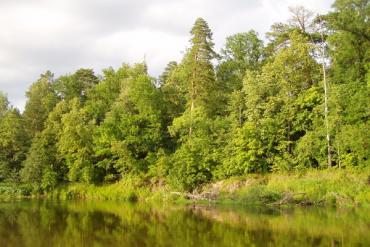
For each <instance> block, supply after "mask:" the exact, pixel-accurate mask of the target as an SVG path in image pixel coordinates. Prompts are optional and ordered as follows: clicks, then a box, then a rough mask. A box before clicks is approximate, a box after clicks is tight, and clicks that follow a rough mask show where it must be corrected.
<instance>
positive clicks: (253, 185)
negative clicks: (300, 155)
mask: <svg viewBox="0 0 370 247" xmlns="http://www.w3.org/2000/svg"><path fill="white" fill-rule="evenodd" d="M369 176H370V173H369V170H348V169H347V170H342V169H328V170H308V171H306V172H301V173H283V174H269V175H265V176H261V175H250V176H246V177H239V178H232V179H230V180H225V181H223V182H222V184H221V185H220V186H219V187H220V188H219V194H220V197H219V201H220V202H224V203H226V202H230V201H231V202H237V203H242V204H270V205H288V204H294V205H326V206H338V207H342V206H360V205H362V206H370V184H369ZM230 188H232V189H230Z"/></svg>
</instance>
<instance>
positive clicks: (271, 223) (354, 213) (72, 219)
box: [0, 201, 370, 247]
mask: <svg viewBox="0 0 370 247" xmlns="http://www.w3.org/2000/svg"><path fill="white" fill-rule="evenodd" d="M0 243H1V244H0V246H9V247H10V246H11V247H13V246H17V247H19V246H31V247H33V246H45V247H46V246H47V247H53V246H140V247H141V246H171V247H172V246H180V247H181V246H187V247H188V246H235V247H238V246H370V219H369V214H368V212H367V211H366V210H364V209H363V210H330V209H322V208H301V209H295V210H271V209H258V208H254V209H253V208H231V207H205V206H203V207H192V206H191V207H180V206H158V205H157V206H153V205H151V206H149V205H146V204H140V203H139V204H125V203H113V202H50V201H20V202H12V203H9V202H7V203H0Z"/></svg>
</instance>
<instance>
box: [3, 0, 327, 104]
mask: <svg viewBox="0 0 370 247" xmlns="http://www.w3.org/2000/svg"><path fill="white" fill-rule="evenodd" d="M332 2H333V0H311V1H305V0H279V1H276V0H156V1H150V0H136V1H129V0H104V1H102V0H17V1H13V0H1V1H0V30H1V32H0V90H1V91H4V92H6V93H7V94H8V96H9V99H10V101H11V102H12V104H13V105H15V106H17V107H19V108H23V106H24V103H25V97H24V93H25V91H26V90H27V88H28V87H29V86H30V84H31V83H32V82H33V81H35V80H37V78H38V76H39V75H40V74H41V73H43V72H44V71H46V70H48V69H49V70H51V71H52V72H54V73H55V74H56V75H57V76H59V75H61V74H65V73H68V72H73V71H75V70H77V69H78V68H80V67H88V68H94V69H95V71H96V72H97V73H99V72H100V71H101V69H103V68H106V67H108V66H113V67H118V66H120V64H121V63H123V62H129V63H133V62H140V61H142V60H143V58H144V55H145V56H146V61H147V63H148V67H149V71H150V72H151V74H152V75H155V76H156V75H158V74H159V73H160V72H161V70H162V69H163V68H164V66H165V65H166V64H167V63H168V62H169V61H171V60H180V59H181V56H182V51H184V50H185V48H186V46H187V45H188V39H189V30H190V29H191V26H192V24H193V22H194V21H195V19H196V18H197V17H199V16H201V17H204V18H205V19H206V20H207V21H208V23H209V25H210V27H211V29H212V31H213V33H214V40H215V43H216V48H217V49H219V48H221V46H222V45H223V43H224V40H225V38H226V37H227V36H229V35H232V34H234V33H237V32H243V31H248V30H250V29H252V28H253V29H255V30H257V31H258V32H259V34H260V36H261V37H264V33H265V32H266V31H267V30H268V29H269V27H270V25H271V24H273V23H274V22H282V21H286V20H287V19H288V17H289V12H288V6H295V5H303V6H305V7H307V8H309V9H311V10H313V11H316V12H327V11H328V9H329V7H330V5H331V3H332Z"/></svg>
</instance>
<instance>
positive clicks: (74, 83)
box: [54, 69, 99, 101]
mask: <svg viewBox="0 0 370 247" xmlns="http://www.w3.org/2000/svg"><path fill="white" fill-rule="evenodd" d="M98 82H99V79H98V78H97V77H96V76H95V74H94V71H93V70H92V69H79V70H77V71H76V72H75V73H74V74H72V75H65V76H61V77H59V78H58V79H57V80H56V81H55V84H54V89H55V91H56V92H57V94H58V96H59V97H61V98H62V99H63V100H67V101H68V100H71V99H73V98H79V99H81V101H84V100H85V99H86V94H87V93H88V91H89V90H90V89H91V88H92V87H93V86H94V85H96V84H97V83H98Z"/></svg>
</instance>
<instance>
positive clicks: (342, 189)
mask: <svg viewBox="0 0 370 247" xmlns="http://www.w3.org/2000/svg"><path fill="white" fill-rule="evenodd" d="M196 191H197V193H193V194H191V195H190V196H192V195H195V197H196V198H198V200H197V201H196V203H219V204H243V205H270V206H286V205H320V206H336V207H357V206H363V207H370V169H366V170H364V169H361V170H356V169H335V168H333V169H327V170H307V171H304V172H302V171H301V172H294V173H274V174H267V175H259V174H250V175H248V176H243V177H233V178H230V179H226V180H222V181H216V182H213V183H209V184H205V185H203V186H201V187H200V188H198V189H197V190H196ZM209 195H211V196H209ZM38 196H40V195H39V194H38V193H35V192H34V193H33V194H32V190H31V187H30V186H26V185H21V186H14V185H4V184H2V185H0V199H4V198H21V197H38ZM41 196H43V197H47V198H50V199H60V200H70V199H83V200H112V201H113V200H114V201H130V202H135V201H147V202H148V201H150V202H161V203H162V202H170V203H181V204H185V203H194V200H189V193H183V194H182V193H173V190H172V189H171V188H170V187H169V186H167V185H165V184H164V183H163V181H162V182H161V183H158V180H153V179H150V178H148V177H139V176H136V177H135V176H132V177H127V178H125V179H123V180H121V181H119V182H117V183H114V184H107V185H101V186H95V185H87V184H81V183H75V184H68V185H65V186H61V187H58V188H57V189H55V190H53V191H51V192H48V193H45V194H43V195H41Z"/></svg>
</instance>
